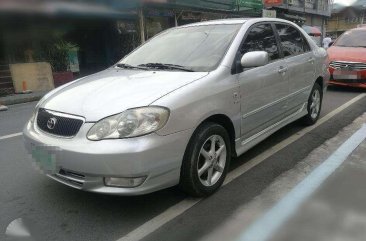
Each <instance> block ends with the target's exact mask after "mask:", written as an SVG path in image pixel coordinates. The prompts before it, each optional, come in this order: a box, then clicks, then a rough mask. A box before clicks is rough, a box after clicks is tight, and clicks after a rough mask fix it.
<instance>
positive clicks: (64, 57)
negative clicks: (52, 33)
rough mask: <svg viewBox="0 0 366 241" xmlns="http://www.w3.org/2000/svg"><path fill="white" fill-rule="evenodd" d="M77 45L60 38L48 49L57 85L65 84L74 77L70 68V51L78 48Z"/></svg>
mask: <svg viewBox="0 0 366 241" xmlns="http://www.w3.org/2000/svg"><path fill="white" fill-rule="evenodd" d="M77 48H78V47H77V45H75V44H72V43H70V42H67V41H64V40H62V39H59V40H58V41H56V42H55V43H54V44H52V45H51V46H50V48H49V49H48V56H49V57H48V59H49V62H50V64H51V66H52V72H53V81H54V84H55V87H58V86H60V85H63V84H65V83H67V82H70V81H72V80H73V79H74V76H73V73H72V72H71V70H70V68H69V58H68V56H69V52H70V51H72V50H75V49H77Z"/></svg>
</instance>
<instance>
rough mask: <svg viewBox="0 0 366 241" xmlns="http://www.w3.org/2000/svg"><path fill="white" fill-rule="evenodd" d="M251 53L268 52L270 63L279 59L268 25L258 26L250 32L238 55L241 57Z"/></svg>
mask: <svg viewBox="0 0 366 241" xmlns="http://www.w3.org/2000/svg"><path fill="white" fill-rule="evenodd" d="M251 51H266V52H268V54H269V58H270V61H274V60H276V59H279V58H280V52H279V50H278V46H277V41H276V37H275V35H274V32H273V29H272V27H271V25H270V24H259V25H256V26H255V27H254V28H252V29H251V30H250V32H249V34H248V36H247V37H246V39H245V41H244V43H243V45H242V47H241V49H240V53H241V56H243V55H244V54H245V53H248V52H251Z"/></svg>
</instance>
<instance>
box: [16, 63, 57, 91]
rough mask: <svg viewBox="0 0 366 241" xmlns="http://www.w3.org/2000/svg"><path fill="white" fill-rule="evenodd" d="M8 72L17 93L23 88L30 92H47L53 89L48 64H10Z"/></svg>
mask: <svg viewBox="0 0 366 241" xmlns="http://www.w3.org/2000/svg"><path fill="white" fill-rule="evenodd" d="M10 72H11V77H12V78H13V84H14V89H15V92H17V93H19V92H22V91H23V88H24V87H23V86H26V89H27V90H32V91H48V90H52V89H53V88H55V86H54V84H53V76H52V70H51V65H50V64H49V63H46V62H39V63H24V64H11V65H10ZM23 82H24V83H23Z"/></svg>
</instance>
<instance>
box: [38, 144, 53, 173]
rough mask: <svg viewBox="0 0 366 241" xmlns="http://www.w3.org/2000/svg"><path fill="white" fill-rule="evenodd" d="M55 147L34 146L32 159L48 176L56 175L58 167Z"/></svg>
mask: <svg viewBox="0 0 366 241" xmlns="http://www.w3.org/2000/svg"><path fill="white" fill-rule="evenodd" d="M51 149H55V148H54V147H42V148H40V147H38V146H32V157H33V159H34V161H35V164H36V166H37V167H38V168H39V169H40V170H41V172H44V173H46V174H55V173H56V170H57V167H56V164H57V162H56V153H55V152H54V151H55V150H51Z"/></svg>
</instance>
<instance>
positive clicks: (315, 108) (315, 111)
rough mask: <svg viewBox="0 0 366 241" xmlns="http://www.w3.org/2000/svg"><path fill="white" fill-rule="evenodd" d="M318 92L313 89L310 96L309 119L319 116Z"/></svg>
mask: <svg viewBox="0 0 366 241" xmlns="http://www.w3.org/2000/svg"><path fill="white" fill-rule="evenodd" d="M320 102H321V97H320V92H319V90H317V89H315V90H314V92H313V94H312V96H311V105H310V115H311V118H313V119H316V118H317V117H318V115H319V111H320Z"/></svg>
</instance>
